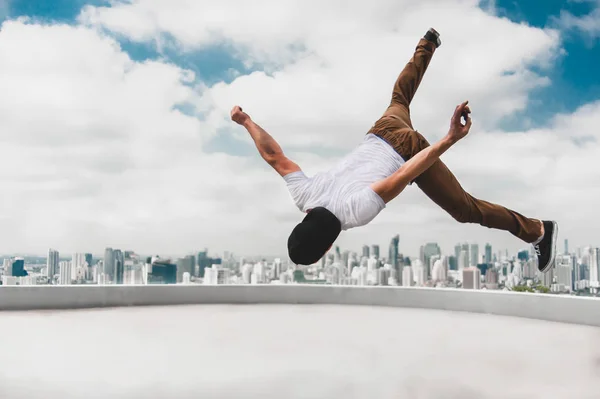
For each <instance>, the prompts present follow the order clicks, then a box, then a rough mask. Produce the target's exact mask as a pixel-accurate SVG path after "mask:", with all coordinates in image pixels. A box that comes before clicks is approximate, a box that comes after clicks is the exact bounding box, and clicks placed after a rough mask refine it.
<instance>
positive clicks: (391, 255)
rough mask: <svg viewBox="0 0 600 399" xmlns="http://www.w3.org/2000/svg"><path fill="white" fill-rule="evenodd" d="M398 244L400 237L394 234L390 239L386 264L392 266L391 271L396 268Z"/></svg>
mask: <svg viewBox="0 0 600 399" xmlns="http://www.w3.org/2000/svg"><path fill="white" fill-rule="evenodd" d="M399 243H400V236H399V235H398V234H396V235H395V236H394V237H392V239H391V241H390V248H389V250H388V263H389V264H390V265H392V268H393V269H397V268H398V264H399V263H400V262H399V259H398V255H399V253H398V244H399Z"/></svg>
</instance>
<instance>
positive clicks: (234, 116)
mask: <svg viewBox="0 0 600 399" xmlns="http://www.w3.org/2000/svg"><path fill="white" fill-rule="evenodd" d="M231 120H232V121H234V122H235V123H237V124H238V125H242V126H243V125H244V124H245V123H246V122H248V121H249V120H250V115H248V114H247V113H245V112H244V111H242V107H240V106H238V105H236V106H235V107H233V108H232V109H231Z"/></svg>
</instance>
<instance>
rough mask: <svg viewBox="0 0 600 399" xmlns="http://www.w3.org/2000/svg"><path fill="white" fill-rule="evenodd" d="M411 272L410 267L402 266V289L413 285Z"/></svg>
mask: <svg viewBox="0 0 600 399" xmlns="http://www.w3.org/2000/svg"><path fill="white" fill-rule="evenodd" d="M413 280H414V277H413V270H412V266H404V267H403V268H402V286H403V287H412V285H413Z"/></svg>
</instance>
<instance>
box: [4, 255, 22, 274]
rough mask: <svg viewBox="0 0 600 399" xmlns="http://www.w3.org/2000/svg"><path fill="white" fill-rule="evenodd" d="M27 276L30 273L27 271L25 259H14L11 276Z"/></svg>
mask: <svg viewBox="0 0 600 399" xmlns="http://www.w3.org/2000/svg"><path fill="white" fill-rule="evenodd" d="M5 274H6V273H5ZM7 275H8V274H7ZM27 275H28V273H27V271H25V259H23V258H14V259H13V261H12V267H11V274H10V276H14V277H24V276H27Z"/></svg>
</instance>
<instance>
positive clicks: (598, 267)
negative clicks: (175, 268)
mask: <svg viewBox="0 0 600 399" xmlns="http://www.w3.org/2000/svg"><path fill="white" fill-rule="evenodd" d="M586 249H587V251H588V253H589V263H588V266H589V269H590V287H593V288H598V287H600V248H586ZM13 275H14V274H13Z"/></svg>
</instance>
